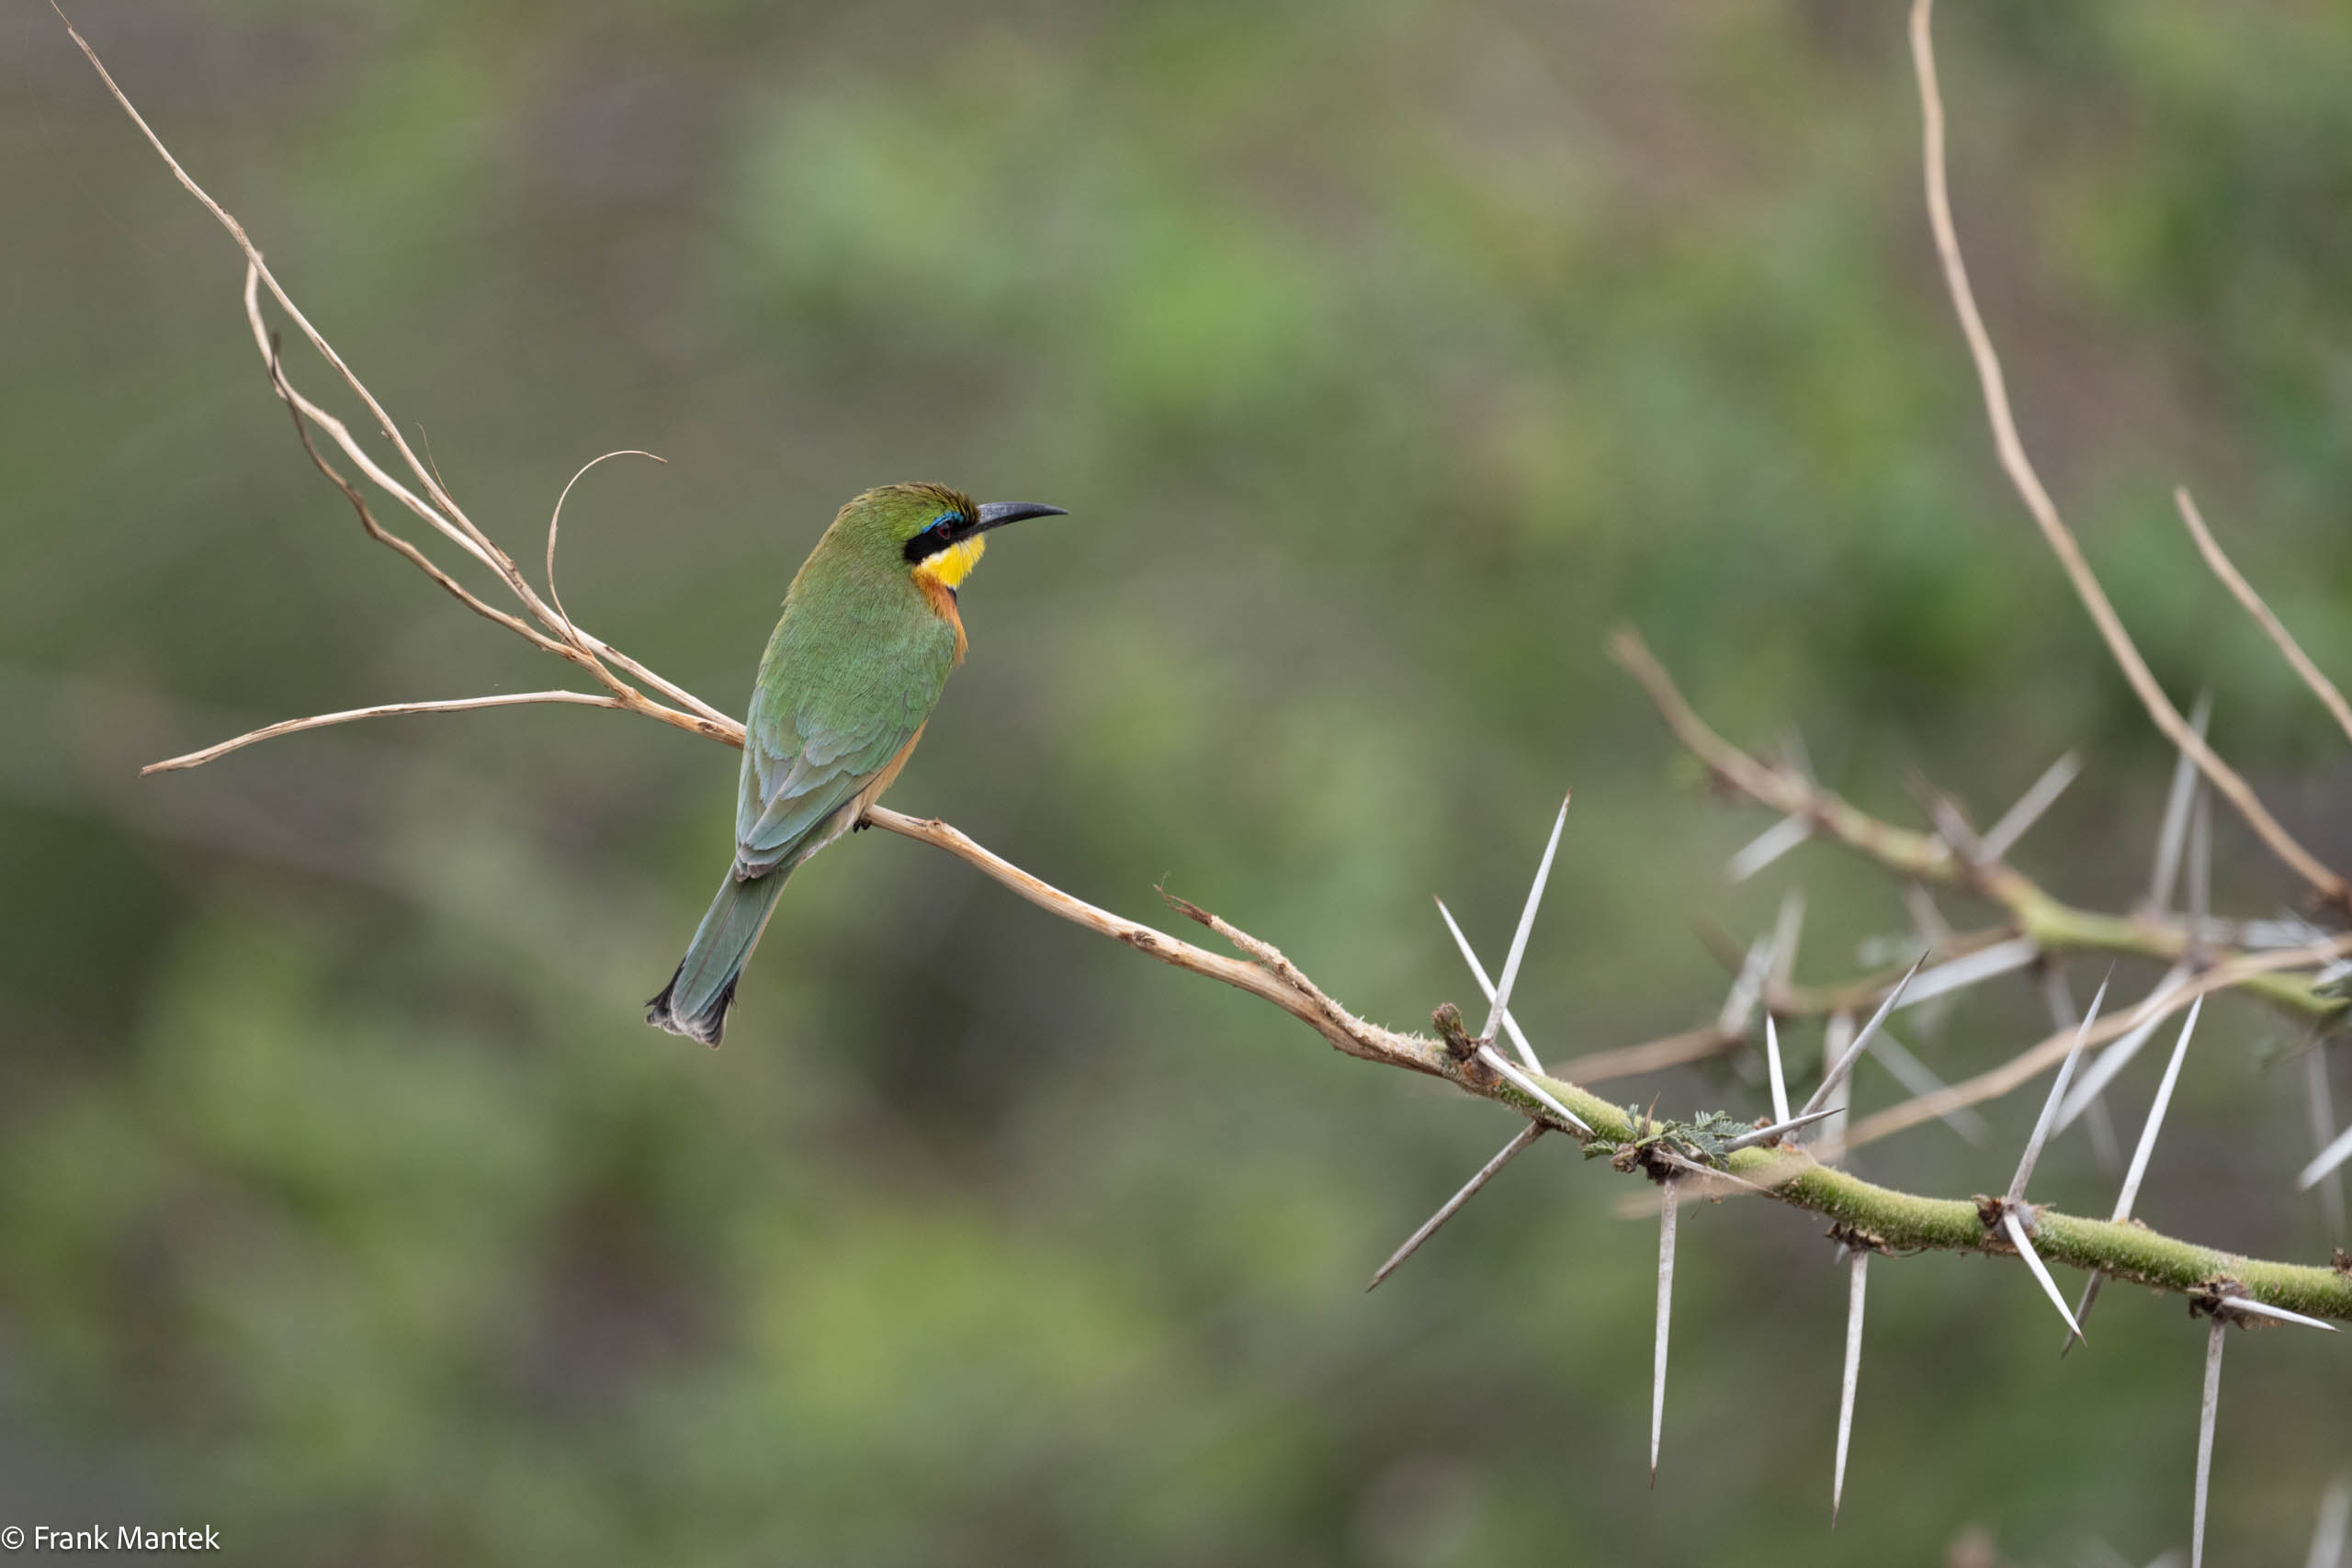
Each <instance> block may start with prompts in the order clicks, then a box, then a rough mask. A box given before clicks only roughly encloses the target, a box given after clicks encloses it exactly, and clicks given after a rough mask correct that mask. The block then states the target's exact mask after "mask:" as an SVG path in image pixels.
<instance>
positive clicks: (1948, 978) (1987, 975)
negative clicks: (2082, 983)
mask: <svg viewBox="0 0 2352 1568" xmlns="http://www.w3.org/2000/svg"><path fill="white" fill-rule="evenodd" d="M2039 957H2041V944H2040V943H2038V942H2035V941H2034V940H2033V939H2032V938H2031V937H2030V936H2015V937H2011V938H2009V939H2008V940H2007V942H1995V943H1994V944H1993V945H1992V946H1990V947H1980V948H1978V949H1977V950H1976V951H1975V952H1973V953H1963V954H1962V955H1961V956H1960V957H1958V958H1955V959H1953V960H1951V962H1950V963H1948V964H1937V965H1936V966H1935V967H1934V968H1933V969H1930V970H1928V971H1927V972H1926V973H1925V974H1923V975H1921V976H1919V978H1918V981H1917V984H1915V985H1914V986H1912V987H1911V991H1910V996H1909V999H1907V1000H1906V1001H1905V1002H1904V1004H1903V1005H1904V1006H1905V1007H1907V1008H1915V1007H1917V1006H1918V1005H1919V1004H1920V1003H1921V1002H1926V1001H1932V1000H1934V999H1935V998H1938V997H1941V996H1948V995H1950V994H1951V992H1953V991H1958V990H1963V989H1965V988H1966V987H1970V986H1973V985H1977V984H1980V983H1982V982H1983V981H1986V980H1990V979H1992V978H1993V977H1994V976H1996V975H2007V974H2008V973H2009V972H2010V971H2011V970H2014V969H2022V968H2024V967H2025V966H2026V965H2027V964H2030V963H2032V962H2033V961H2034V960H2035V959H2037V958H2039Z"/></svg>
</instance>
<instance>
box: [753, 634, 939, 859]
mask: <svg viewBox="0 0 2352 1568" xmlns="http://www.w3.org/2000/svg"><path fill="white" fill-rule="evenodd" d="M799 608H800V607H799V606H797V605H795V606H789V607H787V610H786V615H785V618H784V621H783V623H782V624H781V625H779V626H777V627H776V633H775V637H774V638H772V639H771V640H770V642H769V644H768V651H767V655H766V657H765V658H763V660H761V661H760V682H759V685H758V687H757V689H756V690H755V691H754V693H753V694H752V712H751V716H750V718H751V722H750V724H749V725H748V726H747V728H746V733H745V736H744V747H743V773H742V778H741V784H740V786H739V787H738V789H737V792H736V802H735V870H736V874H737V875H739V876H759V875H763V874H766V873H768V872H770V871H773V870H774V869H775V868H776V867H777V866H789V865H792V864H797V863H798V862H800V861H802V860H805V859H807V858H808V857H809V855H810V854H813V853H815V852H816V851H817V850H818V849H820V848H821V847H822V846H823V844H824V842H825V840H827V839H828V838H830V837H831V835H830V834H829V833H828V832H827V831H826V826H827V823H828V821H829V819H830V818H831V817H832V816H833V814H834V813H836V812H838V811H839V810H841V808H842V807H844V806H847V805H848V804H849V803H850V802H851V801H853V800H854V799H856V798H857V795H858V792H859V791H861V790H863V789H864V788H865V786H866V785H867V784H871V783H873V781H874V777H875V775H876V774H877V773H880V772H881V771H882V770H883V769H884V768H886V767H888V766H889V764H890V760H891V759H892V758H893V757H896V756H897V755H898V754H899V750H901V749H903V748H904V747H905V746H906V744H907V742H908V741H910V740H911V739H914V736H915V732H916V731H917V730H919V729H921V728H922V726H923V724H924V721H926V720H927V719H929V718H930V717H931V712H932V709H933V708H934V707H936V706H937V705H938V704H939V697H940V694H941V693H942V692H943V691H944V690H945V689H946V686H947V675H948V671H950V670H952V669H953V668H954V667H955V661H956V637H955V631H954V628H952V627H950V626H948V625H947V624H946V623H945V622H944V621H943V620H941V619H940V618H939V617H938V616H937V615H933V614H932V613H931V611H930V608H929V606H928V605H924V606H922V607H921V608H920V610H919V611H918V613H917V614H916V615H905V614H903V613H901V614H899V615H892V616H888V617H879V616H876V617H870V618H869V617H859V619H861V620H865V621H866V623H867V624H865V625H862V626H855V627H854V628H840V627H836V626H833V625H832V624H831V623H833V622H835V621H837V620H839V619H842V617H841V616H839V615H828V614H824V613H822V612H821V611H819V612H818V613H814V614H796V613H794V612H795V611H796V610H798V609H799ZM814 608H815V607H814V606H811V609H814ZM826 608H828V609H830V608H833V607H832V606H827V607H826ZM875 621H884V622H885V624H884V625H880V626H877V625H875V624H873V622H875ZM844 630H847V631H848V633H849V635H846V636H845V635H842V634H843V631H844ZM894 634H895V635H894ZM841 826H844V827H845V826H847V825H846V824H842V825H841Z"/></svg>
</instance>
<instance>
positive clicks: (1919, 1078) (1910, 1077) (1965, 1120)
mask: <svg viewBox="0 0 2352 1568" xmlns="http://www.w3.org/2000/svg"><path fill="white" fill-rule="evenodd" d="M1871 1056H1873V1057H1874V1058H1876V1059H1877V1061H1878V1064H1879V1066H1883V1067H1884V1068H1885V1069H1886V1070H1887V1073H1888V1075H1889V1076H1890V1077H1893V1078H1894V1081H1895V1082H1897V1083H1899V1084H1901V1085H1902V1086H1903V1088H1904V1091H1905V1093H1907V1094H1910V1095H1913V1096H1915V1097H1916V1098H1918V1099H1922V1100H1924V1099H1926V1098H1927V1097H1928V1096H1929V1095H1931V1094H1940V1093H1942V1092H1943V1090H1944V1089H1946V1088H1947V1087H1948V1086H1947V1085H1946V1084H1945V1082H1944V1080H1943V1079H1941V1078H1939V1077H1936V1075H1935V1072H1934V1071H1933V1069H1931V1068H1930V1067H1929V1066H1928V1064H1927V1063H1925V1062H1923V1061H1921V1060H1919V1058H1918V1057H1917V1056H1916V1055H1912V1054H1911V1052H1910V1051H1908V1050H1907V1049H1905V1047H1904V1045H1903V1043H1902V1042H1900V1041H1898V1040H1896V1039H1895V1038H1894V1035H1892V1034H1889V1033H1888V1032H1886V1031H1885V1030H1883V1029H1882V1030H1880V1031H1879V1032H1878V1037H1877V1038H1876V1039H1874V1040H1872V1041H1871ZM1936 1114H1937V1116H1938V1117H1939V1119H1941V1121H1942V1122H1943V1123H1944V1125H1945V1126H1947V1127H1950V1128H1951V1130H1952V1131H1953V1132H1955V1133H1957V1134H1960V1135H1961V1137H1962V1138H1963V1139H1965V1140H1966V1141H1968V1142H1969V1143H1972V1144H1982V1143H1984V1142H1985V1139H1986V1138H1988V1137H1990V1136H1991V1135H1992V1128H1991V1127H1990V1126H1989V1125H1987V1124H1986V1122H1985V1118H1984V1117H1982V1116H1980V1115H1978V1114H1977V1113H1976V1112H1975V1111H1973V1110H1972V1109H1971V1108H1969V1107H1968V1106H1965V1105H1960V1106H1955V1107H1953V1108H1952V1109H1951V1110H1950V1111H1937V1112H1936Z"/></svg>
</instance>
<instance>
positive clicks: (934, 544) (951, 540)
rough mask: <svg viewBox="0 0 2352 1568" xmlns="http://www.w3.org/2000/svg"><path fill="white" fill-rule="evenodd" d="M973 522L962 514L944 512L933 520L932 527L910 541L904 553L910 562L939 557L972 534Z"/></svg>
mask: <svg viewBox="0 0 2352 1568" xmlns="http://www.w3.org/2000/svg"><path fill="white" fill-rule="evenodd" d="M972 531H973V530H972V520H971V519H970V518H968V517H967V516H965V515H964V514H963V513H960V512H943V513H940V514H939V515H938V516H936V517H934V518H933V519H932V520H931V526H930V527H928V528H925V529H924V530H923V531H922V533H920V534H917V535H916V536H914V537H912V538H910V539H909V540H908V541H907V544H906V549H905V551H904V552H903V553H904V554H905V556H906V558H907V559H909V560H910V561H919V560H922V558H924V557H926V556H933V555H937V554H938V553H939V552H940V551H942V550H944V549H945V548H946V547H948V546H950V545H952V544H955V543H956V541H957V540H959V539H962V538H964V537H965V536H967V535H969V534H970V533H971V532H972Z"/></svg>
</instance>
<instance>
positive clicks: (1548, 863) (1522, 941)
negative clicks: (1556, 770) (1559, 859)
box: [1478, 800, 1582, 1126]
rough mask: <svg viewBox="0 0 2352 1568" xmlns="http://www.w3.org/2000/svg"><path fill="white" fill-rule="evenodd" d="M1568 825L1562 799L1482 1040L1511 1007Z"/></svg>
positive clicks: (1492, 1036) (1511, 939)
mask: <svg viewBox="0 0 2352 1568" xmlns="http://www.w3.org/2000/svg"><path fill="white" fill-rule="evenodd" d="M1567 825H1568V803H1567V802H1566V800H1562V801H1561V802H1560V814H1559V816H1557V817H1555V818H1553V819H1552V837H1551V838H1550V840H1547V841H1546V842H1545V843H1544V858H1543V859H1542V860H1540V861H1538V862H1536V863H1535V882H1534V885H1533V886H1531V887H1529V888H1528V890H1527V907H1526V908H1523V909H1521V911H1520V912H1519V929H1518V930H1517V931H1513V932H1511V937H1510V953H1509V954H1508V955H1506V956H1505V957H1504V959H1503V976H1502V978H1501V979H1499V980H1498V981H1496V982H1495V997H1494V1002H1493V1005H1492V1006H1491V1007H1490V1008H1489V1009H1488V1010H1487V1027H1486V1028H1484V1029H1482V1030H1480V1031H1478V1038H1480V1039H1481V1040H1491V1039H1493V1038H1494V1033H1495V1029H1496V1027H1497V1026H1498V1024H1499V1023H1500V1022H1501V1021H1502V1016H1503V1014H1504V1013H1505V1012H1506V1011H1508V1010H1510V988H1511V987H1512V986H1514V985H1516V984H1517V983H1518V981H1519V963H1520V960H1521V959H1522V958H1524V957H1526V956H1527V934H1528V932H1530V931H1533V930H1534V929H1535V907H1536V906H1537V905H1539V904H1541V903H1543V902H1544V884H1545V883H1546V882H1549V881H1550V880H1551V879H1552V857H1553V855H1554V854H1555V853H1557V852H1558V851H1559V848H1560V832H1561V829H1565V828H1566V826H1567ZM1578 1125H1579V1126H1581V1125H1582V1123H1581V1122H1579V1123H1578Z"/></svg>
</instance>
